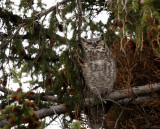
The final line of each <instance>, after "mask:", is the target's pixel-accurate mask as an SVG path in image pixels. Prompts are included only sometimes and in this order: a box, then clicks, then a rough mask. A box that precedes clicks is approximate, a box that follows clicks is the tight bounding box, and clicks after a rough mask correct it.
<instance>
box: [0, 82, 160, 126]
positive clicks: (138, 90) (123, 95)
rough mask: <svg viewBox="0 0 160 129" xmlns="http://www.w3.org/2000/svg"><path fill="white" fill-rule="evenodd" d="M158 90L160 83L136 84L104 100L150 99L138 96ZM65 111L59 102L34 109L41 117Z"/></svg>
mask: <svg viewBox="0 0 160 129" xmlns="http://www.w3.org/2000/svg"><path fill="white" fill-rule="evenodd" d="M159 90H160V83H156V84H150V85H144V86H138V87H133V88H130V89H125V90H116V91H114V92H112V93H110V94H109V96H108V98H106V100H108V99H111V100H115V101H118V102H122V103H124V102H129V101H130V100H132V97H134V98H135V101H136V100H137V101H138V102H142V100H145V99H150V98H151V97H150V96H144V97H139V95H146V94H150V93H154V92H157V91H159ZM136 97H137V98H136ZM49 99H52V97H50V98H49ZM53 99H56V98H53ZM122 99H123V100H122ZM88 104H94V100H93V99H92V98H91V99H85V106H87V105H88ZM66 111H67V109H66V106H65V105H64V104H61V105H57V106H51V107H50V108H44V109H41V110H39V111H36V113H37V115H38V116H39V118H41V119H42V118H45V117H47V116H51V115H55V114H63V113H65V112H66ZM7 123H8V121H7V120H2V121H1V122H0V127H3V126H4V125H5V124H7Z"/></svg>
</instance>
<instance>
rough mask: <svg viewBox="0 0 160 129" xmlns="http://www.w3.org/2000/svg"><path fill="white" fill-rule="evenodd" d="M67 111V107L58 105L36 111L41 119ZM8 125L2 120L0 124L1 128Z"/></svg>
mask: <svg viewBox="0 0 160 129" xmlns="http://www.w3.org/2000/svg"><path fill="white" fill-rule="evenodd" d="M66 111H67V109H66V106H65V105H64V104H61V105H57V106H51V107H50V108H44V109H41V110H39V111H36V113H37V115H38V116H39V118H40V119H42V118H45V117H47V116H51V115H55V114H56V115H57V114H63V113H65V112H66ZM6 124H8V121H7V120H2V121H1V122H0V127H1V128H2V127H4V126H5V125H6Z"/></svg>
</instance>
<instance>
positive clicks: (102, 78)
mask: <svg viewBox="0 0 160 129" xmlns="http://www.w3.org/2000/svg"><path fill="white" fill-rule="evenodd" d="M82 46H83V49H84V66H83V68H82V69H83V75H84V78H85V82H86V85H87V87H88V88H89V89H90V90H91V92H93V93H95V94H100V95H104V94H107V93H110V92H112V91H113V90H114V83H115V80H116V66H115V61H114V58H113V57H112V54H111V52H110V50H109V48H108V46H107V45H106V43H105V42H104V40H103V37H102V36H101V37H100V38H93V39H82Z"/></svg>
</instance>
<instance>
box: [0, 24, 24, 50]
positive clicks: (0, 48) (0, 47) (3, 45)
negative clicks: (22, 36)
mask: <svg viewBox="0 0 160 129" xmlns="http://www.w3.org/2000/svg"><path fill="white" fill-rule="evenodd" d="M24 25H25V23H22V24H20V25H19V27H18V29H17V30H16V32H15V33H14V34H13V35H12V37H11V38H10V39H9V40H8V41H7V42H6V43H4V44H2V45H1V46H0V50H2V49H3V48H4V47H5V46H6V45H7V44H8V43H9V42H11V41H12V39H13V38H14V37H15V36H16V35H17V34H18V32H19V30H20V29H21V28H22V27H23V26H24Z"/></svg>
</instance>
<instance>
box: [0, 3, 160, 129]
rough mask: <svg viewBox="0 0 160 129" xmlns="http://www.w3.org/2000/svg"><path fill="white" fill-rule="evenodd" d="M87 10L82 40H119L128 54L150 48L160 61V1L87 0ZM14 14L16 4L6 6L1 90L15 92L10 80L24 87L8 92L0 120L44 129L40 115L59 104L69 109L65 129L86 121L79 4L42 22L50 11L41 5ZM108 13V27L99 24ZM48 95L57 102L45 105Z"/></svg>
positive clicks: (0, 44) (60, 8) (0, 36)
mask: <svg viewBox="0 0 160 129" xmlns="http://www.w3.org/2000/svg"><path fill="white" fill-rule="evenodd" d="M81 4H82V20H83V25H82V34H84V35H86V36H87V35H88V33H89V32H90V31H91V35H92V36H94V37H97V36H99V35H100V34H102V33H103V34H104V35H105V40H106V43H107V44H108V45H111V44H112V43H113V41H114V40H116V39H118V40H120V44H121V45H120V49H121V50H122V51H123V52H124V53H125V51H124V49H125V47H128V48H129V49H130V51H133V52H135V51H137V52H138V51H139V50H141V51H142V50H143V49H144V47H145V46H150V48H152V49H153V51H154V52H155V54H156V56H157V57H159V46H160V43H159V33H160V9H159V8H160V1H159V0H107V1H105V0H98V1H97V0H88V1H84V0H82V3H81ZM14 8H15V3H14V1H11V0H9V1H8V0H6V1H3V2H2V1H1V7H0V14H1V15H0V26H1V31H0V87H2V88H4V89H7V88H11V86H9V87H6V85H8V84H9V80H10V79H12V80H13V81H14V83H18V84H19V88H18V89H15V88H13V90H14V91H12V92H10V90H8V92H6V91H5V92H4V94H3V95H2V96H1V97H0V99H1V104H0V107H1V117H0V120H4V119H6V120H8V124H7V125H5V126H4V128H5V129H9V128H11V127H13V126H15V128H17V129H20V128H37V129H41V128H44V127H45V123H44V121H41V120H40V119H39V117H38V116H37V115H36V113H35V111H36V110H38V109H43V108H47V107H50V106H51V105H58V104H65V105H66V107H67V112H66V114H64V117H63V118H62V119H63V121H64V123H67V124H66V125H65V126H68V125H69V124H68V123H72V120H73V119H79V120H81V117H80V115H79V114H80V113H81V112H82V111H83V109H84V91H85V90H84V89H85V82H84V79H83V75H82V71H81V67H83V53H82V50H81V49H80V47H79V44H78V42H77V40H76V37H77V35H78V22H79V21H78V13H77V3H76V1H75V0H68V1H66V2H65V3H64V4H62V5H57V7H56V8H55V9H54V10H53V11H52V12H51V13H48V14H46V15H45V16H44V17H40V18H39V17H38V15H39V14H41V13H42V12H43V11H45V10H46V6H45V4H44V3H43V2H42V1H41V0H37V1H35V0H21V1H20V3H19V5H18V10H19V11H20V12H21V14H15V13H13V12H14V11H13V10H14ZM103 10H105V11H108V15H109V18H108V22H107V23H103V22H101V21H99V22H95V17H96V16H97V15H98V14H100V13H101V12H102V11H103ZM47 16H49V19H47V18H46V17H47ZM106 18H107V14H106ZM20 25H22V26H20ZM18 29H19V31H18V33H16V31H17V30H18ZM2 30H3V31H2ZM71 32H73V34H71ZM59 33H60V34H63V35H64V36H60V35H58V34H59ZM69 34H71V38H70V39H68V35H69ZM57 49H58V50H59V51H58V52H57ZM9 68H10V69H9ZM18 71H19V72H18ZM24 73H25V74H26V76H28V77H31V81H29V83H28V82H26V83H27V88H28V89H29V90H28V91H25V89H26V87H25V83H24V82H22V78H23V77H24ZM39 90H41V91H42V92H38V91H39ZM45 95H52V96H56V97H57V99H56V101H52V100H51V101H50V100H48V101H47V102H46V100H45V101H44V100H43V99H42V98H43V97H44V96H45ZM67 116H69V117H70V120H68V119H67ZM76 124H77V125H76ZM80 124H82V125H83V124H85V123H80V122H79V121H78V122H77V123H74V124H72V125H71V126H72V128H76V126H77V127H78V128H80ZM66 128H67V127H66Z"/></svg>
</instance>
